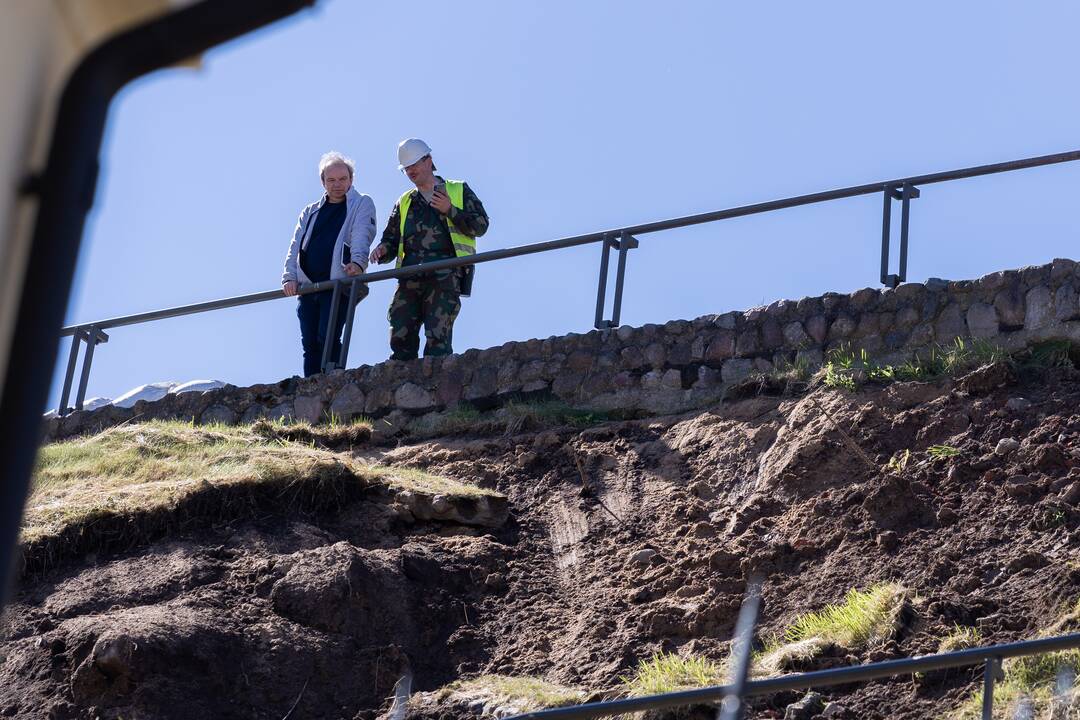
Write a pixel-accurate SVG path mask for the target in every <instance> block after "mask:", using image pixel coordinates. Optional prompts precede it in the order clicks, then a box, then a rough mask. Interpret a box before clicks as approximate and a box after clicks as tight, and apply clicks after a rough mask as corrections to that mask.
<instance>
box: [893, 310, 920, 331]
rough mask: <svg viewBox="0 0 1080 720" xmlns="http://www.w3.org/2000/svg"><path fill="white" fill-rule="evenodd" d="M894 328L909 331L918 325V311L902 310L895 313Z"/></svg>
mask: <svg viewBox="0 0 1080 720" xmlns="http://www.w3.org/2000/svg"><path fill="white" fill-rule="evenodd" d="M895 323H896V327H897V328H900V329H902V330H909V329H912V328H913V327H915V326H916V325H918V324H919V311H918V310H916V309H915V308H904V309H903V310H901V311H900V312H897V313H896V321H895Z"/></svg>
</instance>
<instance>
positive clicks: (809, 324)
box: [806, 315, 829, 345]
mask: <svg viewBox="0 0 1080 720" xmlns="http://www.w3.org/2000/svg"><path fill="white" fill-rule="evenodd" d="M806 332H807V334H808V335H809V336H810V337H811V338H813V339H814V342H816V343H817V344H818V345H821V344H822V343H823V342H825V338H827V337H828V336H829V321H828V320H826V319H825V316H824V315H814V316H813V317H811V318H810V319H809V320H807V321H806Z"/></svg>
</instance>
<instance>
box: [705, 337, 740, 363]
mask: <svg viewBox="0 0 1080 720" xmlns="http://www.w3.org/2000/svg"><path fill="white" fill-rule="evenodd" d="M734 356H735V333H733V332H725V331H722V332H718V333H716V334H715V335H713V337H712V339H711V340H710V341H709V345H708V347H707V348H706V349H705V360H706V361H708V362H718V361H720V360H727V359H728V358H730V357H734Z"/></svg>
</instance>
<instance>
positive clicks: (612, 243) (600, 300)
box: [593, 232, 640, 330]
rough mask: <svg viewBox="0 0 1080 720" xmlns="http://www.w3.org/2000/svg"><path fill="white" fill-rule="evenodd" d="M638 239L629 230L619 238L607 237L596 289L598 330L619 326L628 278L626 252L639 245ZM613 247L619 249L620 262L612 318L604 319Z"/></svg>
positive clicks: (616, 271)
mask: <svg viewBox="0 0 1080 720" xmlns="http://www.w3.org/2000/svg"><path fill="white" fill-rule="evenodd" d="M639 245H640V243H639V242H638V239H637V238H636V237H634V236H633V235H631V234H630V233H627V232H622V233H620V235H619V239H618V240H615V239H612V238H605V239H604V242H603V247H602V249H601V251H600V252H601V255H600V284H599V287H597V290H596V317H595V319H594V321H593V327H595V328H596V329H597V330H605V329H608V328H613V327H618V326H619V318H620V316H621V314H622V297H623V286H624V285H625V280H626V253H627V252H628V251H630V250H633V249H634V248H636V247H638V246H639ZM611 248H615V249H616V250H618V251H619V262H618V264H617V265H616V270H615V297H614V299H613V300H612V304H611V305H612V307H611V319H610V320H604V295H605V292H606V290H607V277H608V253H609V251H610V250H611Z"/></svg>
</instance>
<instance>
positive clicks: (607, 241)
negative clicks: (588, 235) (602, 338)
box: [593, 235, 611, 330]
mask: <svg viewBox="0 0 1080 720" xmlns="http://www.w3.org/2000/svg"><path fill="white" fill-rule="evenodd" d="M610 250H611V238H609V237H608V236H607V235H605V236H604V239H603V240H602V241H601V242H600V282H599V284H598V285H597V287H596V317H595V319H594V320H593V327H594V328H596V329H598V330H599V329H602V328H604V327H606V325H605V323H604V297H605V295H606V294H607V275H608V253H609V251H610Z"/></svg>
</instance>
